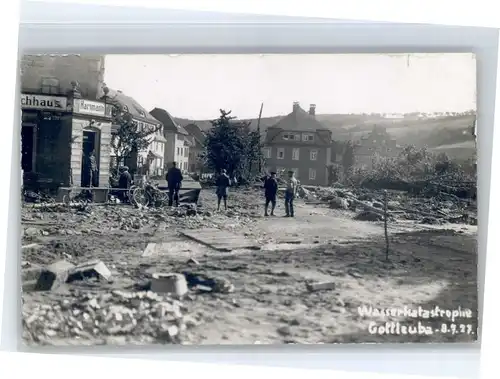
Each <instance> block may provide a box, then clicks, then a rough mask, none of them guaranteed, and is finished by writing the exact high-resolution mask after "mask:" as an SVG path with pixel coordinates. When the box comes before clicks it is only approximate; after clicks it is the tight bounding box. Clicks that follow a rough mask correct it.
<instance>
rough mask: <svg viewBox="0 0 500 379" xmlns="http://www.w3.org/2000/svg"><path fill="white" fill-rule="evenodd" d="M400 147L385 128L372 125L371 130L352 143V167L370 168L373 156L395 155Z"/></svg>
mask: <svg viewBox="0 0 500 379" xmlns="http://www.w3.org/2000/svg"><path fill="white" fill-rule="evenodd" d="M400 152H401V147H399V146H398V145H397V143H396V140H395V139H394V138H392V137H391V135H390V134H389V133H388V132H387V130H386V129H385V128H382V127H378V126H376V125H375V126H374V127H373V129H372V131H371V132H370V133H369V134H368V135H366V136H363V137H362V138H361V139H360V140H359V141H357V142H356V143H354V145H353V155H354V167H358V168H366V169H371V168H372V167H373V161H374V159H375V157H377V156H381V157H396V156H398V155H399V153H400Z"/></svg>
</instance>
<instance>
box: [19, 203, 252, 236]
mask: <svg viewBox="0 0 500 379" xmlns="http://www.w3.org/2000/svg"><path fill="white" fill-rule="evenodd" d="M257 208H258V206H257ZM254 214H258V209H256V207H255V206H254V205H249V204H239V205H238V206H237V207H231V208H230V209H229V210H228V211H227V212H220V213H217V212H216V211H214V210H210V209H206V208H198V207H196V206H195V205H192V204H186V205H181V206H180V207H178V208H172V209H170V208H167V209H157V208H150V209H149V208H142V209H137V208H133V207H130V206H124V205H121V206H113V205H104V206H102V205H100V206H92V205H89V206H87V208H86V210H85V211H81V210H78V211H75V210H69V211H68V209H67V208H66V209H64V211H62V212H52V211H51V212H49V213H46V212H45V210H44V209H43V208H36V209H34V208H28V209H26V208H24V209H23V212H22V223H23V224H24V226H25V228H24V230H23V236H24V237H28V239H29V238H30V237H31V238H33V237H36V236H49V235H54V234H59V235H61V234H62V235H82V234H108V233H110V232H113V231H117V230H121V231H134V230H135V231H137V230H141V229H144V228H155V227H157V226H158V225H162V226H163V227H165V228H176V229H177V228H178V229H197V228H201V227H212V228H213V227H215V228H223V227H225V226H226V225H227V224H228V223H229V221H230V224H231V225H233V226H234V225H237V226H238V227H245V226H247V225H249V224H250V223H251V222H252V219H253V216H254Z"/></svg>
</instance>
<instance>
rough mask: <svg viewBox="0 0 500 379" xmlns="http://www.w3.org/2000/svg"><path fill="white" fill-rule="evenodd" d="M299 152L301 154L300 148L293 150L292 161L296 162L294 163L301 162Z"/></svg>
mask: <svg viewBox="0 0 500 379" xmlns="http://www.w3.org/2000/svg"><path fill="white" fill-rule="evenodd" d="M299 152H300V149H298V148H297V149H293V150H292V160H294V161H298V160H299Z"/></svg>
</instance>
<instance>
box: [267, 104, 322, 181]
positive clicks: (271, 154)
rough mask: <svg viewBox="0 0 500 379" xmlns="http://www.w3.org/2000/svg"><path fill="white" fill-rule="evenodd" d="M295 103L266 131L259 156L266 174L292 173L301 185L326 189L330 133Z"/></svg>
mask: <svg viewBox="0 0 500 379" xmlns="http://www.w3.org/2000/svg"><path fill="white" fill-rule="evenodd" d="M315 111H316V106H315V105H314V104H312V105H311V106H310V109H309V113H308V112H306V111H304V110H303V109H302V108H301V107H300V105H299V104H298V103H294V104H293V109H292V112H291V113H290V114H288V115H287V116H285V117H284V118H283V119H281V120H280V121H279V122H278V123H277V124H276V125H274V126H273V127H270V128H268V129H267V131H266V137H265V143H264V150H263V155H264V159H265V166H266V170H267V171H277V172H283V171H286V170H293V171H294V172H295V176H296V177H297V178H298V180H299V181H300V183H301V184H306V185H327V184H328V180H329V175H330V174H329V171H330V170H329V166H330V165H331V163H332V133H331V131H330V130H328V129H326V128H325V127H324V126H323V125H322V124H321V123H320V122H319V121H318V120H316V118H315V115H316V113H315Z"/></svg>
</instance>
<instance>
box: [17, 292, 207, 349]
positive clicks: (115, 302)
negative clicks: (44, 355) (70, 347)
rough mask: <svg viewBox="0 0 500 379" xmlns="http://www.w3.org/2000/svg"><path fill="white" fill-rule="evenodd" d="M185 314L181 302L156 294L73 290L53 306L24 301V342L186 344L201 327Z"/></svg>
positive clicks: (47, 343)
mask: <svg viewBox="0 0 500 379" xmlns="http://www.w3.org/2000/svg"><path fill="white" fill-rule="evenodd" d="M186 311H187V307H185V305H184V304H183V303H182V302H180V301H179V300H175V299H173V298H171V297H169V296H162V295H159V294H156V293H154V292H151V291H143V292H124V291H112V292H110V293H101V294H94V293H90V292H79V291H73V293H72V295H71V296H70V297H67V298H63V299H60V300H57V301H52V303H50V304H49V303H47V304H40V303H33V304H31V303H28V302H24V304H23V311H22V313H23V339H24V340H25V341H26V342H28V343H30V344H38V345H54V344H57V343H58V342H59V341H61V340H67V341H71V340H76V341H80V342H79V344H82V342H81V341H85V340H87V341H89V342H90V341H91V342H92V344H99V343H100V344H117V343H120V340H121V342H122V343H123V344H126V343H130V342H131V341H133V340H135V341H136V342H143V343H151V342H157V343H158V342H159V343H181V342H182V337H183V333H184V332H185V331H186V330H187V329H188V328H191V327H194V326H196V325H197V324H198V321H196V320H195V319H193V318H191V317H190V316H188V315H186V314H185V313H186Z"/></svg>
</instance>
